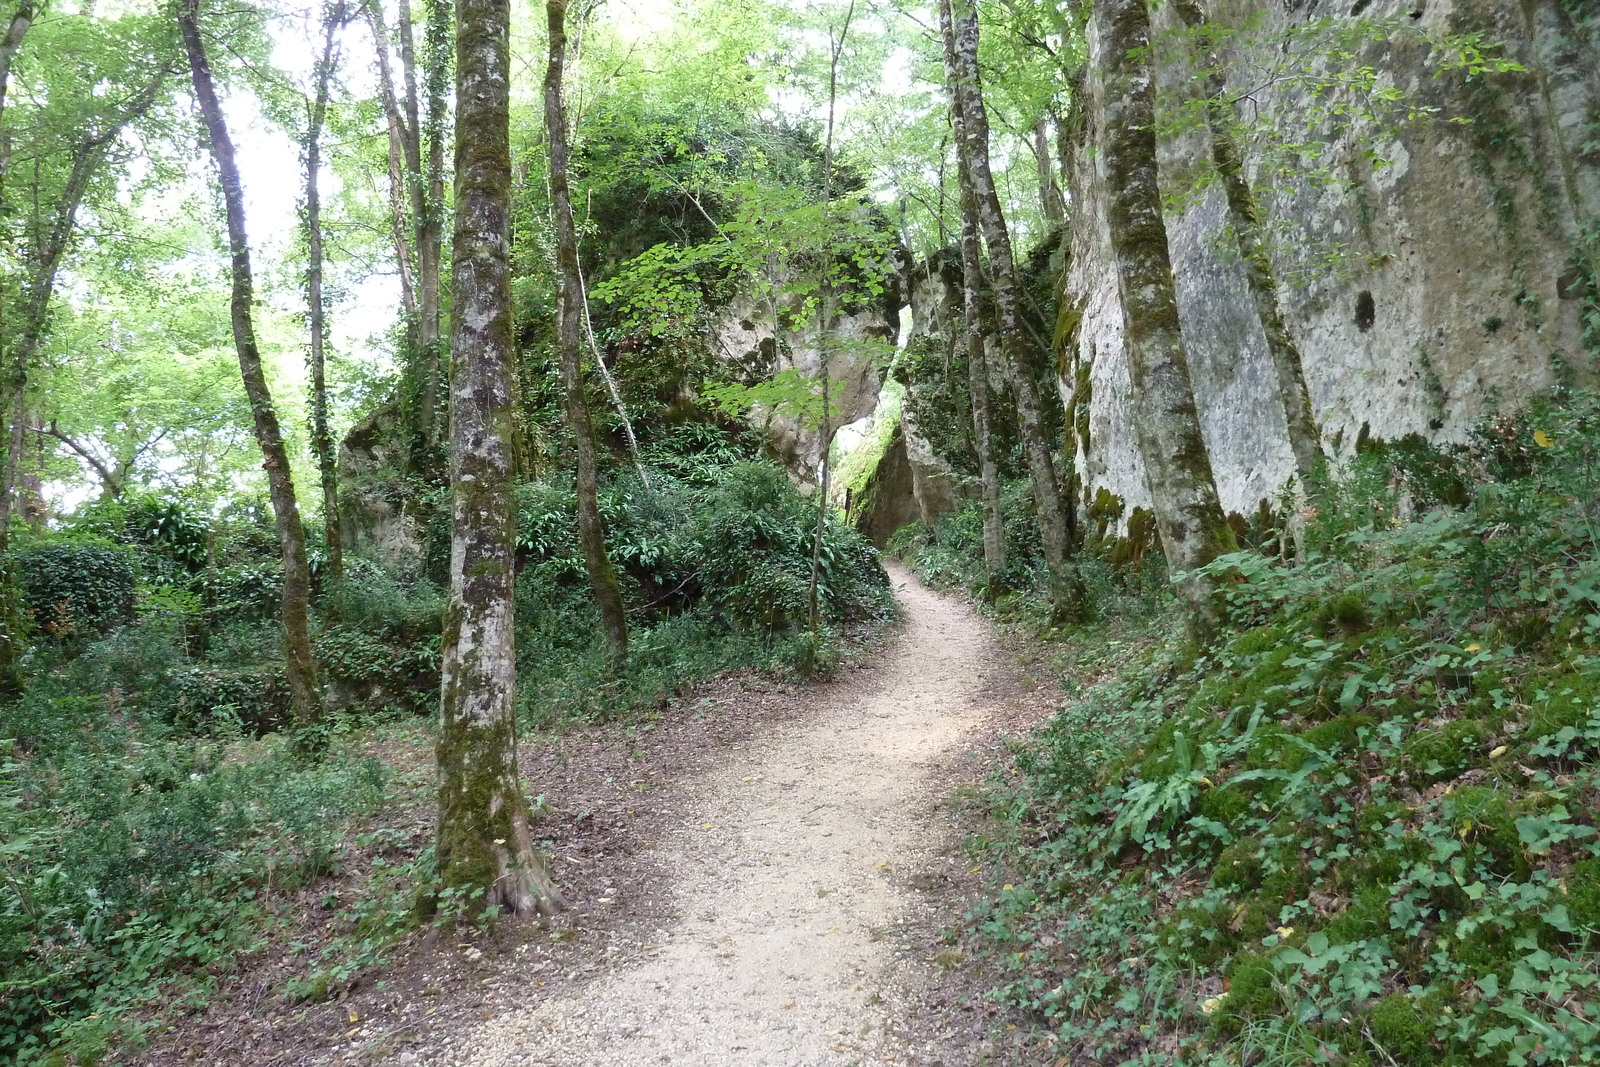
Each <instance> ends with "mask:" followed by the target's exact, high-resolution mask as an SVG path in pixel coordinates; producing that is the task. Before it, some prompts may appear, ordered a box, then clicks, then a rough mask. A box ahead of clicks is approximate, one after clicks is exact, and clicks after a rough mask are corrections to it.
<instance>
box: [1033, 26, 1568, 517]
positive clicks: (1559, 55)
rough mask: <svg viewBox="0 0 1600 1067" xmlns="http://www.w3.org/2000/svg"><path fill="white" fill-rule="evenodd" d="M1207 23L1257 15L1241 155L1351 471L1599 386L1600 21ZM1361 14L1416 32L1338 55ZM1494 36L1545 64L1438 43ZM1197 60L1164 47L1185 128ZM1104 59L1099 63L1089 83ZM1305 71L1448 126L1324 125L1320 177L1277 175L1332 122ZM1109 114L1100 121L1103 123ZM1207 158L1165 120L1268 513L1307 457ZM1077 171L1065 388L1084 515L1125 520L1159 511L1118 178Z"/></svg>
mask: <svg viewBox="0 0 1600 1067" xmlns="http://www.w3.org/2000/svg"><path fill="white" fill-rule="evenodd" d="M1205 7H1206V14H1207V16H1208V17H1209V18H1211V19H1213V20H1215V21H1216V23H1217V24H1219V25H1229V26H1240V25H1244V24H1245V23H1246V21H1247V20H1248V19H1251V18H1255V19H1257V20H1259V21H1258V24H1257V26H1256V28H1254V29H1252V30H1249V31H1247V32H1244V33H1241V34H1239V35H1238V36H1237V37H1233V38H1228V39H1226V47H1229V48H1232V49H1233V51H1232V52H1231V53H1228V54H1227V55H1226V56H1225V59H1226V62H1227V69H1228V79H1229V85H1228V89H1229V92H1230V93H1233V94H1237V96H1238V98H1239V99H1240V100H1241V101H1242V102H1243V103H1242V106H1244V107H1247V108H1250V109H1252V110H1251V112H1250V113H1251V114H1252V115H1258V116H1261V121H1260V122H1259V123H1258V124H1257V125H1256V126H1255V127H1254V128H1253V129H1250V130H1249V137H1248V138H1247V139H1245V141H1244V144H1243V147H1244V150H1245V154H1246V156H1247V158H1246V161H1245V163H1246V167H1245V170H1246V174H1247V176H1248V177H1249V179H1250V180H1251V182H1252V184H1253V185H1254V187H1255V189H1256V191H1257V196H1258V197H1259V198H1260V203H1261V206H1262V208H1263V209H1264V214H1265V215H1266V216H1267V218H1268V220H1269V224H1270V225H1271V226H1272V231H1273V239H1272V240H1271V242H1270V246H1271V256H1272V266H1273V269H1274V270H1273V272H1274V274H1275V275H1276V278H1277V283H1278V284H1277V290H1278V291H1277V296H1278V300H1279V302H1280V304H1281V307H1282V311H1283V315H1284V318H1285V320H1286V323H1287V325H1288V328H1289V331H1290V333H1291V335H1292V337H1293V339H1294V341H1295V342H1296V344H1297V345H1298V348H1299V350H1300V353H1301V357H1302V361H1303V368H1304V375H1305V379H1306V385H1307V388H1308V389H1309V392H1310V397H1311V402H1312V407H1313V411H1314V415H1315V418H1316V421H1317V424H1318V426H1319V427H1320V432H1321V436H1322V444H1323V448H1324V450H1325V451H1327V452H1328V453H1330V454H1332V455H1334V456H1343V455H1348V454H1349V453H1350V452H1351V451H1352V450H1353V449H1354V448H1355V447H1356V445H1357V444H1358V442H1360V441H1363V440H1365V439H1368V438H1380V439H1394V438H1399V437H1402V436H1405V435H1407V434H1412V433H1416V434H1421V435H1424V436H1426V437H1428V438H1430V439H1433V440H1435V441H1448V440H1459V439H1461V438H1462V437H1463V436H1464V435H1465V434H1466V433H1467V431H1468V430H1469V429H1470V427H1471V426H1472V424H1473V423H1474V421H1476V420H1477V419H1478V418H1480V417H1481V416H1482V415H1484V414H1485V413H1487V412H1491V411H1493V410H1495V409H1496V408H1497V407H1499V406H1501V405H1507V404H1515V403H1517V402H1518V401H1520V400H1521V399H1523V398H1525V397H1526V396H1528V395H1529V394H1530V393H1532V392H1535V391H1537V390H1539V389H1542V388H1545V387H1547V386H1548V385H1550V384H1551V383H1552V382H1553V381H1555V380H1556V377H1557V375H1558V373H1561V371H1562V368H1563V367H1565V368H1567V370H1568V371H1569V372H1570V373H1572V374H1574V375H1577V376H1578V377H1580V378H1582V377H1585V376H1587V375H1589V374H1590V373H1592V366H1593V356H1592V355H1591V354H1589V353H1588V352H1587V351H1586V349H1585V340H1584V337H1583V322H1582V317H1583V308H1584V305H1585V299H1586V298H1592V293H1591V292H1586V291H1585V290H1586V287H1588V286H1592V285H1593V269H1592V262H1593V261H1592V258H1591V259H1589V260H1588V261H1587V264H1586V263H1585V261H1583V257H1582V256H1581V255H1577V254H1576V253H1575V250H1576V249H1578V247H1579V241H1580V233H1581V232H1582V231H1583V229H1584V227H1586V226H1589V227H1592V226H1593V225H1594V223H1595V220H1596V219H1600V166H1597V163H1600V157H1597V153H1596V149H1595V145H1596V143H1600V133H1597V122H1600V120H1597V114H1600V112H1597V109H1600V43H1597V41H1596V31H1595V29H1594V27H1593V25H1592V23H1591V24H1590V25H1589V26H1587V27H1585V26H1580V25H1578V24H1576V23H1575V21H1574V18H1573V16H1572V15H1571V14H1570V13H1569V12H1570V11H1571V10H1576V8H1573V7H1572V5H1571V4H1570V3H1567V2H1563V0H1525V2H1522V3H1517V4H1506V3H1503V2H1495V0H1455V2H1450V0H1431V2H1426V3H1424V2H1423V0H1412V2H1410V3H1405V4H1402V3H1397V2H1393V0H1374V2H1369V0H1355V2H1354V3H1353V4H1352V3H1350V2H1348V0H1346V2H1343V3H1341V4H1337V5H1330V4H1327V3H1323V2H1319V0H1301V2H1296V3H1290V4H1279V3H1270V2H1268V0H1229V2H1217V3H1212V4H1209V5H1205ZM1172 8H1173V5H1161V12H1162V17H1163V18H1164V19H1165V20H1166V26H1165V27H1164V28H1165V29H1167V30H1173V29H1175V27H1176V15H1175V14H1174V12H1173V10H1172ZM1356 16H1360V17H1361V18H1363V19H1366V20H1373V21H1374V24H1379V25H1381V24H1385V22H1386V21H1392V22H1393V23H1394V24H1395V25H1398V26H1399V27H1401V30H1400V32H1396V33H1390V34H1388V35H1387V37H1386V39H1382V40H1379V39H1376V35H1368V34H1364V33H1358V34H1353V35H1352V39H1353V40H1354V41H1355V44H1354V45H1353V53H1354V55H1353V58H1351V59H1345V60H1339V61H1337V62H1329V61H1327V60H1326V59H1325V58H1321V59H1319V57H1318V55H1317V53H1316V51H1315V50H1316V48H1317V47H1318V42H1320V41H1325V40H1329V39H1331V37H1330V35H1331V34H1334V33H1338V32H1340V31H1343V30H1350V29H1353V28H1354V27H1355V26H1356V21H1355V19H1356ZM1321 19H1328V20H1329V21H1327V22H1318V21H1316V20H1321ZM1159 29H1160V27H1158V30H1159ZM1480 31H1481V32H1482V34H1483V39H1484V40H1485V41H1488V42H1496V43H1499V44H1500V45H1501V46H1502V48H1503V52H1504V54H1506V55H1507V56H1508V57H1509V58H1511V59H1514V60H1515V61H1517V62H1518V63H1520V64H1522V65H1523V66H1524V67H1525V68H1526V69H1525V70H1524V71H1520V72H1515V71H1513V72H1508V73H1498V74H1480V75H1476V76H1474V75H1469V74H1468V73H1466V72H1464V71H1455V72H1441V69H1440V67H1441V55H1442V50H1441V49H1439V48H1437V47H1432V46H1430V44H1429V42H1428V40H1427V35H1429V34H1432V35H1435V36H1436V39H1437V35H1441V34H1462V33H1474V32H1480ZM1094 36H1095V35H1094V34H1091V35H1090V39H1091V40H1093V39H1094ZM1285 42H1289V43H1285ZM1187 48H1192V42H1191V41H1190V40H1188V39H1186V38H1183V37H1181V36H1176V35H1175V36H1171V37H1168V38H1166V39H1164V40H1162V41H1161V42H1159V43H1158V45H1157V52H1158V53H1162V55H1163V56H1164V59H1163V61H1161V62H1158V63H1157V64H1156V69H1157V70H1158V71H1160V72H1161V73H1160V74H1159V75H1158V78H1159V79H1160V80H1161V81H1162V82H1163V83H1164V84H1162V85H1161V89H1162V90H1163V95H1162V100H1163V108H1164V111H1165V113H1166V115H1167V117H1168V118H1169V119H1174V120H1175V119H1177V118H1178V117H1179V114H1180V111H1179V109H1180V108H1181V107H1182V104H1183V101H1184V100H1185V99H1186V94H1187V93H1190V92H1192V91H1193V89H1192V86H1193V85H1194V83H1195V79H1194V78H1193V76H1192V74H1191V73H1190V71H1191V70H1192V68H1186V67H1185V64H1184V63H1183V62H1181V59H1182V57H1181V56H1175V55H1174V54H1173V53H1174V52H1176V51H1179V50H1182V49H1187ZM1274 49H1276V50H1277V51H1276V52H1274V51H1273V50H1274ZM1296 49H1299V50H1301V52H1300V54H1299V55H1298V56H1297V55H1294V54H1292V53H1294V51H1295V50H1296ZM1286 54H1288V55H1289V59H1288V60H1287V61H1286V60H1285V59H1284V55H1286ZM1098 60H1099V57H1098V56H1094V55H1091V56H1090V57H1089V64H1088V70H1089V71H1090V72H1091V75H1090V76H1091V77H1092V76H1093V73H1092V72H1093V71H1094V70H1095V69H1096V68H1097V67H1098V65H1099V63H1098ZM1167 60H1170V61H1167ZM1319 62H1320V64H1321V66H1320V67H1319V66H1318V64H1319ZM1295 63H1299V64H1300V67H1298V68H1294V69H1303V70H1313V71H1315V70H1320V71H1321V72H1322V74H1323V76H1325V77H1328V78H1337V77H1340V76H1341V72H1348V71H1349V70H1352V69H1356V68H1359V67H1360V66H1366V65H1370V66H1371V67H1372V68H1373V69H1374V70H1375V71H1377V72H1378V83H1377V86H1378V88H1387V87H1391V86H1392V87H1393V88H1395V89H1398V90H1399V91H1400V93H1401V94H1402V99H1403V101H1404V102H1405V103H1406V104H1418V105H1421V106H1424V107H1428V108H1436V109H1437V111H1435V112H1433V113H1432V114H1431V115H1429V116H1427V117H1424V118H1420V119H1417V120H1414V121H1406V122H1388V121H1355V122H1348V121H1341V120H1339V119H1332V120H1330V121H1328V122H1325V123H1324V124H1323V125H1322V126H1321V127H1320V128H1318V129H1314V130H1313V136H1312V140H1314V141H1316V142H1317V144H1318V146H1319V147H1318V154H1319V168H1320V170H1319V172H1318V173H1311V174H1307V175H1305V176H1303V177H1301V178H1299V179H1296V180H1288V181H1284V180H1278V179H1277V178H1276V177H1275V175H1274V173H1273V162H1274V160H1275V159H1277V158H1278V155H1277V154H1276V153H1275V151H1274V150H1275V149H1278V148H1281V146H1282V145H1284V144H1286V143H1288V142H1289V141H1290V139H1291V138H1293V139H1296V140H1303V139H1305V116H1306V114H1307V108H1308V107H1310V106H1312V104H1311V98H1310V96H1309V95H1308V93H1307V90H1306V83H1305V81H1304V80H1303V79H1301V80H1296V79H1294V78H1287V77H1283V76H1282V73H1283V71H1285V70H1287V69H1290V68H1291V67H1292V66H1293V64H1295ZM1274 71H1276V72H1277V75H1278V80H1277V82H1275V83H1270V80H1271V78H1272V76H1273V72H1274ZM1264 80H1265V81H1267V82H1269V83H1270V84H1267V87H1265V88H1264V87H1263V82H1264ZM1455 120H1463V121H1455ZM1087 121H1088V125H1090V126H1091V127H1092V125H1093V123H1094V122H1095V121H1096V116H1095V115H1093V114H1090V115H1089V116H1088V120H1087ZM1297 123H1298V126H1297V125H1296V124H1297ZM1090 134H1091V136H1092V129H1091V131H1090ZM1089 143H1092V140H1091V141H1090V142H1089ZM1207 145H1208V135H1207V134H1206V133H1205V132H1204V130H1203V129H1201V130H1195V129H1192V128H1191V129H1187V130H1182V131H1175V130H1174V129H1168V128H1166V127H1165V126H1164V133H1163V139H1162V146H1161V165H1162V182H1163V186H1164V187H1165V191H1166V192H1167V193H1168V194H1169V196H1170V198H1171V200H1172V201H1173V204H1174V206H1173V207H1172V208H1170V209H1169V213H1168V217H1167V226H1168V244H1169V249H1170V253H1171V258H1172V262H1173V269H1174V273H1175V275H1176V280H1177V286H1178V298H1179V312H1180V318H1181V321H1182V328H1183V335H1184V340H1185V343H1186V346H1187V349H1188V359H1189V367H1190V371H1191V374H1192V378H1193V385H1194V392H1195V400H1196V403H1197V405H1198V408H1199V412H1200V419H1201V426H1202V431H1203V434H1204V437H1205V442H1206V446H1207V449H1208V451H1209V452H1210V456H1211V464H1212V468H1213V470H1214V472H1215V476H1216V480H1217V488H1218V491H1219V493H1220V496H1221V499H1222V503H1223V507H1224V508H1225V509H1226V510H1228V511H1230V512H1234V513H1239V514H1249V513H1251V512H1253V511H1255V510H1256V509H1257V508H1258V506H1259V505H1260V503H1261V502H1262V501H1264V500H1266V501H1272V500H1273V499H1274V498H1275V496H1276V494H1277V493H1278V491H1279V490H1280V488H1281V487H1282V486H1283V485H1284V484H1285V482H1286V481H1287V480H1288V479H1289V477H1290V476H1291V474H1292V473H1293V470H1294V463H1293V456H1292V454H1291V451H1290V447H1289V442H1288V437H1287V432H1286V427H1285V420H1284V415H1283V412H1282V408H1281V405H1280V403H1279V401H1278V396H1277V388H1278V383H1277V381H1276V378H1275V375H1274V370H1273V366H1272V363H1271V360H1270V359H1269V354H1268V352H1267V348H1266V339H1265V335H1264V333H1263V330H1262V327H1261V323H1260V321H1259V319H1258V317H1257V315H1256V312H1255V308H1254V305H1253V303H1252V299H1251V296H1250V293H1249V291H1248V289H1247V286H1246V280H1245V276H1244V271H1243V267H1242V265H1241V261H1240V257H1239V254H1238V249H1237V245H1236V243H1235V241H1234V237H1233V233H1234V231H1233V229H1232V228H1231V226H1230V219H1229V215H1228V210H1227V205H1226V201H1225V199H1224V197H1223V195H1222V193H1221V191H1219V190H1218V189H1217V188H1214V187H1211V188H1207V187H1205V185H1204V184H1203V183H1200V184H1197V183H1196V182H1195V180H1194V175H1195V173H1196V161H1197V160H1204V159H1206V158H1207V156H1208V154H1209V153H1208V151H1207ZM1073 167H1074V174H1073V178H1074V181H1073V183H1072V186H1073V195H1074V213H1073V217H1072V221H1071V224H1070V246H1071V256H1070V267H1069V269H1068V271H1067V273H1066V276H1065V279H1064V285H1063V293H1062V299H1061V309H1062V321H1061V326H1060V329H1059V330H1058V339H1059V341H1060V343H1061V345H1062V351H1061V352H1060V353H1059V354H1058V356H1059V360H1058V369H1059V385H1060V389H1061V395H1062V399H1063V402H1064V403H1065V404H1066V406H1067V409H1068V414H1069V418H1068V423H1069V425H1070V426H1072V427H1074V428H1075V429H1076V432H1075V433H1074V434H1073V435H1072V436H1073V438H1074V439H1075V447H1076V452H1077V455H1076V462H1077V469H1078V475H1079V478H1080V483H1079V484H1080V490H1081V494H1082V499H1083V501H1084V503H1085V504H1090V503H1092V502H1094V501H1095V500H1096V499H1097V497H1098V499H1099V500H1100V501H1101V502H1102V503H1103V502H1104V501H1106V500H1107V499H1109V498H1110V497H1115V498H1117V499H1119V500H1120V501H1121V504H1122V509H1121V511H1122V516H1123V521H1126V517H1127V516H1128V515H1129V514H1131V512H1132V509H1134V508H1137V507H1147V506H1148V499H1149V498H1148V495H1147V493H1146V490H1145V485H1144V469H1143V463H1142V460H1141V458H1140V456H1139V453H1138V450H1137V448H1136V446H1135V441H1134V434H1133V433H1132V432H1131V421H1130V420H1131V407H1130V403H1129V379H1128V369H1127V365H1126V363H1125V361H1124V358H1123V353H1122V349H1121V331H1122V327H1121V322H1122V309H1121V306H1120V297H1119V294H1118V292H1117V289H1116V283H1115V280H1114V278H1113V276H1112V275H1111V273H1110V259H1109V232H1108V222H1107V218H1106V207H1105V203H1106V197H1105V193H1106V189H1105V184H1104V175H1103V174H1102V173H1101V172H1100V170H1099V160H1097V158H1096V156H1095V154H1094V153H1092V152H1087V151H1080V152H1079V153H1078V154H1077V156H1076V158H1075V160H1074V163H1073ZM1590 255H1591V256H1592V252H1591V253H1590ZM1575 264H1578V265H1577V266H1575ZM1102 490H1103V491H1104V492H1101V491H1102ZM1108 494H1109V496H1108Z"/></svg>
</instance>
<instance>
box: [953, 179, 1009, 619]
mask: <svg viewBox="0 0 1600 1067" xmlns="http://www.w3.org/2000/svg"><path fill="white" fill-rule="evenodd" d="M956 165H957V168H958V169H959V170H960V171H961V172H962V174H963V180H962V181H961V186H962V193H961V201H962V208H961V324H962V336H963V337H964V338H965V344H966V350H967V392H968V393H969V394H970V399H971V402H972V450H973V452H974V453H976V455H977V458H978V486H979V489H980V491H981V493H982V500H983V571H984V577H985V590H984V593H985V596H986V597H988V598H989V599H991V600H992V599H994V598H995V597H996V596H998V595H999V594H1000V592H1001V587H1002V585H1003V584H1004V582H1005V572H1006V533H1005V525H1004V519H1003V518H1002V517H1001V512H1000V467H999V465H998V464H997V463H996V462H995V458H994V435H993V433H992V432H991V430H990V423H989V360H988V357H987V355H986V354H985V353H984V349H983V305H982V299H983V268H982V264H981V262H980V258H981V257H980V254H979V251H978V226H977V221H976V215H977V212H976V211H975V210H974V208H973V207H972V204H971V197H970V196H969V195H968V193H967V188H968V183H967V182H966V181H965V180H964V175H965V171H966V168H965V167H964V166H962V165H961V163H960V161H959V160H958V161H957V164H956Z"/></svg>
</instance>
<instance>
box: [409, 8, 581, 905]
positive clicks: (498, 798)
mask: <svg viewBox="0 0 1600 1067" xmlns="http://www.w3.org/2000/svg"><path fill="white" fill-rule="evenodd" d="M457 10H458V20H459V21H458V23H457V31H456V48H457V65H456V128H457V129H458V130H460V131H461V136H460V137H458V138H457V139H456V168H455V169H456V196H455V200H456V215H455V244H454V256H453V262H452V275H453V284H454V300H455V315H454V316H452V325H451V334H452V336H451V352H452V354H453V360H454V367H453V374H452V380H451V390H450V413H451V418H450V446H451V447H450V486H451V492H450V527H451V528H450V600H449V604H448V606H447V607H446V608H445V616H444V639H443V641H444V644H443V650H444V655H443V661H444V662H443V676H444V677H443V684H442V689H441V698H440V730H439V744H438V750H437V754H438V762H439V833H438V842H437V849H436V854H437V856H438V861H439V873H440V876H441V878H442V879H443V881H444V884H445V885H446V886H449V887H451V888H456V889H465V890H472V889H481V890H483V891H484V894H485V895H484V903H485V904H487V905H489V906H500V907H503V908H506V909H509V910H511V911H514V912H532V911H538V912H545V913H549V912H551V911H554V910H555V908H556V907H557V906H558V904H559V898H558V897H557V895H556V891H555V887H554V884H553V882H552V880H551V876H550V869H549V866H548V865H547V864H546V863H545V861H544V859H543V858H542V857H540V856H539V854H538V853H537V852H536V851H534V847H533V834H532V815H531V813H530V812H529V810H528V803H527V801H526V800H525V799H524V797H523V794H522V784H521V782H520V780H519V777H518V773H517V736H516V681H517V664H516V643H515V618H514V610H513V591H514V584H515V580H516V555H515V554H516V537H515V529H514V527H515V522H516V511H515V508H514V506H513V503H512V492H511V490H512V474H513V471H514V461H513V454H512V453H513V441H514V434H515V424H514V412H513V406H512V384H511V363H512V321H511V133H510V110H511V107H510V90H511V70H510V67H511V49H510V29H511V12H510V6H509V3H508V0H462V2H461V4H460V5H459V7H458V9H457Z"/></svg>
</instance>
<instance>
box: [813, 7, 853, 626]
mask: <svg viewBox="0 0 1600 1067" xmlns="http://www.w3.org/2000/svg"><path fill="white" fill-rule="evenodd" d="M855 13H856V5H855V0H850V7H849V9H848V10H846V11H845V16H844V25H843V27H841V28H840V30H839V34H838V36H837V37H835V36H834V33H833V27H832V26H829V27H828V48H829V57H828V132H827V137H826V139H825V140H824V142H823V145H822V234H823V238H822V239H823V242H824V244H823V247H824V249H827V248H829V247H831V244H832V234H831V232H830V223H831V221H832V209H833V113H834V105H835V104H836V103H837V102H838V98H839V56H840V55H841V54H843V52H844V42H845V38H846V37H847V36H848V35H849V33H850V20H851V19H852V18H854V17H855ZM832 266H833V261H832V257H831V256H830V255H829V253H828V252H827V251H824V252H823V256H822V284H821V286H820V287H819V291H820V293H821V298H820V300H819V301H818V309H817V320H818V321H817V363H818V366H819V369H820V371H821V375H822V457H821V459H822V484H821V485H820V486H818V489H819V493H818V495H817V526H816V529H815V530H814V531H813V532H812V535H811V583H810V586H809V588H808V589H807V591H806V602H807V605H808V614H809V616H810V618H809V621H810V623H811V639H812V646H813V647H812V650H811V655H812V656H815V655H816V652H817V649H816V647H815V645H816V639H817V633H818V631H819V630H820V629H821V627H822V611H821V607H820V605H819V602H818V592H819V590H820V589H821V586H822V535H823V532H824V531H825V530H826V529H827V524H828V494H829V493H830V492H831V491H832V488H833V486H832V484H831V483H832V480H833V479H832V474H833V463H832V462H831V460H832V453H833V412H832V411H830V410H829V408H830V404H829V401H830V400H831V398H832V396H831V393H832V389H833V385H832V383H831V382H830V381H829V380H828V331H829V329H831V328H832V325H833V279H832V278H830V277H829V274H830V273H831V271H832Z"/></svg>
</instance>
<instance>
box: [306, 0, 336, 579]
mask: <svg viewBox="0 0 1600 1067" xmlns="http://www.w3.org/2000/svg"><path fill="white" fill-rule="evenodd" d="M325 20H326V21H325V23H324V25H323V39H322V58H321V61H320V62H319V63H318V64H317V87H316V95H315V99H314V100H313V101H312V104H311V120H310V123H309V124H308V126H307V129H306V215H305V221H306V326H307V329H308V330H309V332H310V347H309V354H308V358H307V362H309V363H310V365H311V443H312V447H313V448H314V449H315V450H316V453H317V468H318V470H319V471H320V473H321V475H322V522H323V530H324V534H323V539H324V540H325V541H326V542H327V547H328V574H329V576H330V577H332V579H333V580H334V581H335V582H337V581H340V580H341V579H343V578H344V530H343V526H342V524H341V522H340V519H339V471H338V466H337V463H336V462H335V458H334V450H333V434H332V432H331V431H330V430H329V428H328V376H327V359H326V355H325V349H326V346H327V342H328V322H327V305H326V303H325V302H324V297H323V295H322V193H321V191H320V190H319V189H318V188H317V177H318V175H320V174H321V172H322V126H323V122H324V120H325V119H326V117H327V113H328V94H329V87H330V84H331V82H332V80H333V67H334V63H335V62H336V53H337V47H338V46H337V44H336V42H335V41H334V35H335V34H336V33H337V32H338V30H339V28H340V27H341V26H343V25H344V23H345V0H335V3H334V4H333V5H332V6H331V7H329V9H328V10H327V13H326V15H325Z"/></svg>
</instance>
